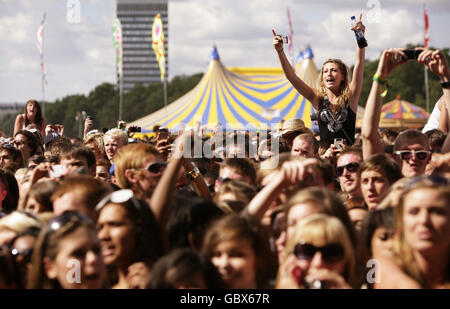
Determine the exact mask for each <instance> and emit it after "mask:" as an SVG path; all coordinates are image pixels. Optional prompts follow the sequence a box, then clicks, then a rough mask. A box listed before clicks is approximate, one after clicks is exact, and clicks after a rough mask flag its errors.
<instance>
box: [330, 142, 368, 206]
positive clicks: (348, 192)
mask: <svg viewBox="0 0 450 309" xmlns="http://www.w3.org/2000/svg"><path fill="white" fill-rule="evenodd" d="M361 163H362V152H361V149H360V148H356V147H347V148H345V149H344V150H343V151H342V152H341V153H340V154H339V155H338V157H337V164H336V176H337V178H338V181H339V184H340V186H341V190H342V192H343V193H344V195H345V197H344V199H345V200H346V199H350V198H358V197H362V192H361V173H360V171H359V167H360V165H361Z"/></svg>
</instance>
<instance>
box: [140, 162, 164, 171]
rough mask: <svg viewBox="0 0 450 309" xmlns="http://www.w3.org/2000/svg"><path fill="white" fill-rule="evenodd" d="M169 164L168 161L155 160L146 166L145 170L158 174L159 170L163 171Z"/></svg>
mask: <svg viewBox="0 0 450 309" xmlns="http://www.w3.org/2000/svg"><path fill="white" fill-rule="evenodd" d="M166 166H167V163H166V162H155V163H152V164H150V165H148V166H147V167H146V168H144V169H145V170H147V171H149V172H150V173H153V174H158V173H159V172H161V171H162V170H163V169H164V168H165V167H166Z"/></svg>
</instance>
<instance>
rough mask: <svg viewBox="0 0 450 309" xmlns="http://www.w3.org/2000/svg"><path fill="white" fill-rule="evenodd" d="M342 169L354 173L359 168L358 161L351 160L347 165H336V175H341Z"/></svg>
mask: <svg viewBox="0 0 450 309" xmlns="http://www.w3.org/2000/svg"><path fill="white" fill-rule="evenodd" d="M344 169H347V171H349V172H350V173H355V172H357V171H358V170H359V163H357V162H353V163H349V164H347V165H342V166H338V167H336V174H337V176H338V177H341V176H342V174H343V173H344Z"/></svg>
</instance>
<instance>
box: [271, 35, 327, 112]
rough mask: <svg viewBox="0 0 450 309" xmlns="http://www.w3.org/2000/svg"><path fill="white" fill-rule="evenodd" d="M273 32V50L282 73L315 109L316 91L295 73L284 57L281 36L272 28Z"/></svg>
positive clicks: (317, 105)
mask: <svg viewBox="0 0 450 309" xmlns="http://www.w3.org/2000/svg"><path fill="white" fill-rule="evenodd" d="M272 33H273V45H274V47H275V50H276V51H277V53H278V58H279V59H280V63H281V67H282V68H283V72H284V75H285V76H286V78H287V79H288V81H290V82H291V84H292V86H294V88H295V89H297V91H298V92H299V93H300V94H301V95H302V96H304V97H305V98H306V99H307V100H308V101H309V102H311V104H312V105H313V107H314V109H315V110H318V108H319V99H318V96H317V94H316V91H315V90H314V89H313V88H311V87H309V86H308V85H307V84H306V83H305V82H303V81H302V79H301V78H300V77H298V76H297V74H296V73H295V70H294V68H293V67H292V65H291V64H290V63H289V60H288V59H287V57H286V54H285V53H284V50H283V40H282V39H281V36H279V35H278V34H276V32H275V30H273V29H272Z"/></svg>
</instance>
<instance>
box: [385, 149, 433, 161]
mask: <svg viewBox="0 0 450 309" xmlns="http://www.w3.org/2000/svg"><path fill="white" fill-rule="evenodd" d="M394 153H395V154H396V155H399V156H400V158H401V159H402V160H403V161H408V160H410V159H411V158H412V156H413V155H415V156H416V158H417V159H419V160H420V161H423V160H425V159H426V158H428V155H429V154H430V152H429V151H426V150H419V151H415V150H399V151H395V152H394Z"/></svg>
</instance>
